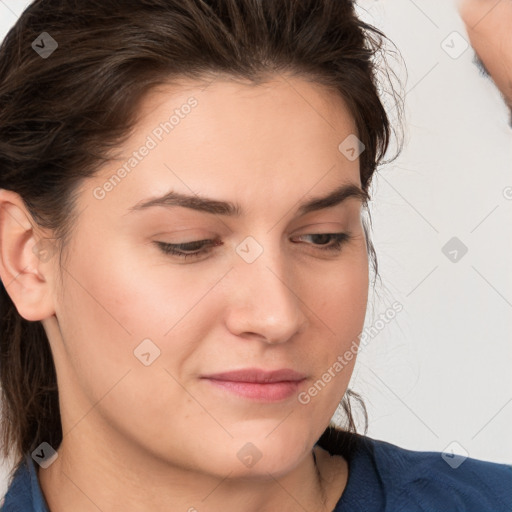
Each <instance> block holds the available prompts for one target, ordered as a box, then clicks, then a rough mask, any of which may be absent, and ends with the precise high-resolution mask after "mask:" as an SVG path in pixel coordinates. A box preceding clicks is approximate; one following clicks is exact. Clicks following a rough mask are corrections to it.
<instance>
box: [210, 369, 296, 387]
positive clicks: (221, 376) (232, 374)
mask: <svg viewBox="0 0 512 512" xmlns="http://www.w3.org/2000/svg"><path fill="white" fill-rule="evenodd" d="M202 378H203V379H213V380H224V381H230V382H256V383H266V382H290V381H292V382H293V381H295V382H298V381H301V380H304V379H305V378H306V376H305V375H304V374H303V373H299V372H296V371H295V370H292V369H290V368H281V369H279V370H272V371H268V370H261V369H259V368H243V369H241V370H233V371H229V372H222V373H214V374H210V375H203V377H202Z"/></svg>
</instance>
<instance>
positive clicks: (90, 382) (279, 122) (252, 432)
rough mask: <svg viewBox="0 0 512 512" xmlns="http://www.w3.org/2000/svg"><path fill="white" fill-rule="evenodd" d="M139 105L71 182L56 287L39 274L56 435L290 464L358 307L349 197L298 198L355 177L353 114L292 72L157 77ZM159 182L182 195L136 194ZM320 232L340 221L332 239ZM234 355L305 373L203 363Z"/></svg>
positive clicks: (209, 467)
mask: <svg viewBox="0 0 512 512" xmlns="http://www.w3.org/2000/svg"><path fill="white" fill-rule="evenodd" d="M141 115H142V117H141V118H140V120H139V121H138V124H137V127H136V131H135V132H133V134H132V136H131V138H130V139H129V141H128V143H126V144H124V145H123V151H122V156H121V157H120V159H119V160H118V161H115V162H111V163H109V164H108V165H107V166H105V167H104V168H102V169H101V170H100V172H99V174H98V175H97V176H96V177H94V178H93V179H89V180H86V181H84V182H83V183H82V186H81V188H80V190H79V196H78V203H77V210H78V212H79V217H78V220H77V223H76V225H75V228H74V230H73V234H72V240H71V242H70V245H69V246H68V249H67V250H68V253H67V256H68V259H67V260H66V263H65V265H64V264H63V268H62V278H63V284H64V286H63V288H62V289H60V288H59V287H58V286H57V283H58V279H56V278H55V279H54V280H53V281H52V282H53V283H54V284H53V288H54V290H53V293H52V300H53V301H54V306H55V315H56V318H57V321H58V324H57V323H56V322H55V321H54V320H51V318H49V319H45V320H44V325H45V328H46V330H47V333H48V335H49V337H50V339H51V346H52V351H53V353H54V358H55V364H56V368H57V374H58V384H59V389H60V395H61V406H62V411H61V413H62V421H63V431H64V440H65V441H66V436H68V435H69V436H70V437H69V438H68V440H70V439H71V438H72V437H71V436H73V439H75V440H78V439H90V440H91V442H93V443H94V447H95V448H94V449H98V450H102V452H103V453H104V454H105V453H109V454H115V456H116V457H118V458H119V457H122V458H125V457H126V459H127V460H128V461H129V460H130V459H129V455H128V454H130V455H133V452H134V450H135V451H136V453H137V454H138V456H139V458H138V459H137V460H140V461H143V460H146V461H148V460H150V459H152V460H153V464H154V462H155V460H158V461H159V462H160V463H163V464H167V465H169V464H172V465H175V466H179V467H182V468H183V467H186V468H191V469H194V470H196V471H197V470H199V471H201V472H207V473H213V474H216V475H222V476H223V477H224V476H226V475H227V474H228V473H230V474H231V476H236V475H244V474H248V473H251V475H254V474H262V475H266V473H267V472H271V473H273V474H279V473H280V472H283V473H284V472H286V471H290V470H291V469H293V468H294V467H295V466H296V465H297V464H298V463H299V461H300V460H301V459H302V458H303V457H304V456H305V455H306V454H307V453H308V452H310V450H311V447H312V446H313V444H314V443H315V441H316V440H317V439H318V437H319V436H320V435H321V433H322V432H323V430H324V429H325V428H326V426H327V424H328V422H329V420H330V418H331V416H332V414H333V413H334V411H335V409H336V407H337V405H338V403H339V401H340V400H341V398H342V396H343V394H344V392H345V390H346V388H347V385H348V382H349V378H350V375H351V373H352V369H353V364H354V362H355V358H350V356H349V357H348V358H347V357H346V356H347V354H346V352H347V351H351V353H354V352H355V350H354V346H355V344H354V341H356V342H357V340H358V335H359V334H360V332H361V330H362V328H363V323H364V317H365V311H366V304H367V292H368V258H367V247H366V240H365V236H364V231H363V226H362V222H361V211H362V207H361V204H362V202H361V199H360V197H358V196H357V195H355V194H354V195H349V196H348V197H347V198H346V199H345V200H343V201H341V202H332V203H330V204H322V203H317V204H316V206H317V208H310V209H309V210H308V211H307V212H304V211H301V205H303V204H304V203H306V202H309V201H310V200H311V199H313V198H320V197H324V196H328V195H329V194H331V193H332V192H333V191H335V190H336V189H337V188H339V187H341V186H348V185H352V186H353V187H360V186H361V182H360V178H359V161H358V160H357V159H355V156H357V150H358V147H357V146H356V145H355V143H354V140H355V139H354V135H353V134H354V133H355V126H354V124H353V120H352V118H351V116H350V115H349V113H348V110H347V108H346V107H345V105H344V103H343V102H342V100H341V99H340V98H339V97H338V96H336V95H334V94H333V93H331V92H328V91H326V90H324V89H323V88H322V87H320V86H318V85H313V84H311V83H308V82H306V81H303V80H299V79H295V78H290V79H288V80H276V81H275V82H270V83H266V84H264V85H258V86H250V85H242V84H237V83H234V82H231V81H221V80H216V81H214V82H213V83H212V84H210V85H209V86H208V87H206V88H204V87H201V86H199V85H197V84H196V85H194V84H188V86H187V87H185V85H181V86H180V87H170V86H169V87H166V88H164V87H161V88H160V89H159V90H158V91H154V92H153V93H151V95H149V96H148V97H146V99H145V101H144V103H143V105H142V109H141ZM171 116H173V117H171ZM169 119H171V120H170V121H169ZM165 123H167V125H166V124H165ZM347 137H349V139H347ZM345 139H347V140H346V141H345ZM344 141H345V142H344ZM342 143H343V144H342ZM340 144H342V147H341V149H339V146H340ZM143 148H145V149H143ZM351 148H352V149H354V151H352V149H351ZM130 159H131V160H130ZM127 162H128V164H127V165H126V166H125V168H124V172H123V171H121V170H120V169H121V168H122V167H123V165H124V164H125V163H127ZM171 191H173V192H174V193H176V194H183V195H187V196H192V197H193V198H194V197H195V198H196V200H195V203H193V202H191V204H189V207H185V206H184V205H183V203H182V204H181V206H180V205H177V204H171V203H172V202H173V201H171V200H169V201H168V204H167V206H164V205H163V204H159V205H153V206H147V207H142V204H143V203H145V202H147V201H149V200H150V199H152V198H156V197H160V196H163V195H164V194H168V193H169V192H171ZM199 198H201V200H204V198H211V199H212V200H215V201H216V202H217V203H215V204H213V206H212V205H211V209H212V210H213V213H212V212H211V211H210V212H207V211H201V210H200V209H199V205H200V200H199ZM224 202H229V203H236V204H237V205H239V208H240V211H239V214H238V215H235V214H233V213H232V212H231V213H230V212H228V209H227V208H226V207H225V206H224ZM334 203H336V204H334ZM194 204H195V206H197V209H196V208H193V207H192V206H194ZM325 233H348V234H349V235H350V237H351V238H349V239H348V240H347V241H345V242H344V243H343V244H342V245H341V250H339V251H337V250H336V249H335V242H336V237H326V236H313V235H319V234H325ZM200 240H214V241H216V242H218V245H213V244H208V242H207V243H206V244H203V247H201V246H200V244H195V245H194V244H191V243H192V242H194V241H200ZM159 243H161V244H163V243H166V244H190V245H189V246H186V247H182V248H181V249H182V250H183V251H187V252H189V253H191V252H194V251H196V252H197V251H198V250H200V249H202V248H203V249H205V248H206V249H205V252H203V253H202V254H200V255H199V256H198V257H194V256H189V257H188V258H187V259H184V258H182V257H180V256H177V255H173V254H167V253H165V252H164V251H163V250H162V248H161V246H160V245H159ZM54 260H55V261H56V260H57V258H54ZM52 261H53V260H52ZM43 268H44V267H43ZM55 275H56V274H55ZM52 321H53V323H52ZM57 326H58V327H57ZM340 358H342V359H343V361H344V363H343V364H342V363H340ZM349 358H350V359H349ZM337 361H338V364H336V362H337ZM340 367H341V368H340ZM243 369H260V370H264V371H273V370H281V369H290V370H294V371H295V372H297V374H299V375H300V376H302V377H303V380H301V381H299V382H296V383H295V384H290V383H289V382H288V383H283V382H281V383H280V384H276V383H274V384H273V385H269V384H261V383H260V384H254V383H253V384H241V383H240V382H239V383H238V384H236V383H233V382H227V381H222V380H221V381H217V383H215V382H214V381H213V380H212V379H208V378H205V377H206V376H209V375H210V376H211V375H213V374H219V373H224V372H231V371H234V370H243ZM239 379H240V380H242V381H243V380H246V378H244V377H240V378H239ZM283 379H285V377H281V378H279V377H278V380H281V381H282V380H283ZM286 379H287V377H286ZM315 383H316V387H315ZM311 388H313V390H312V391H311ZM68 432H69V434H68ZM89 449H91V447H90V446H89ZM120 454H122V455H120Z"/></svg>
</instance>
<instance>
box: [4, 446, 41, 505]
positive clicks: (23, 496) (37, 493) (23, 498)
mask: <svg viewBox="0 0 512 512" xmlns="http://www.w3.org/2000/svg"><path fill="white" fill-rule="evenodd" d="M11 474H12V473H11ZM0 512H48V509H47V508H46V505H45V503H44V500H43V498H42V493H41V488H40V486H39V481H38V479H37V474H36V469H35V466H34V463H33V462H32V459H31V457H30V455H26V456H25V458H24V460H23V461H22V462H21V463H20V464H19V465H18V466H17V468H16V470H15V471H14V474H13V476H12V478H11V480H10V484H9V488H8V489H7V493H6V495H5V496H4V498H3V500H2V501H1V502H0Z"/></svg>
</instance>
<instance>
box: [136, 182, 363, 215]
mask: <svg viewBox="0 0 512 512" xmlns="http://www.w3.org/2000/svg"><path fill="white" fill-rule="evenodd" d="M348 198H355V199H358V200H359V201H361V202H362V203H363V204H365V203H366V202H367V201H368V200H369V199H370V197H369V194H368V193H367V192H366V191H364V190H362V189H361V188H360V187H359V186H358V185H356V184H355V183H346V184H344V185H341V186H340V187H338V188H336V189H334V190H333V191H331V192H329V194H327V195H326V196H323V197H314V198H312V199H308V200H307V201H306V202H303V203H301V204H300V206H299V208H297V211H296V214H297V215H299V216H300V215H305V214H307V213H309V212H312V211H317V210H323V209H325V208H331V207H333V206H337V205H339V204H341V203H343V202H344V201H346V200H347V199H348ZM154 206H162V207H165V208H172V207H182V208H190V209H192V210H197V211H200V212H205V213H211V214H214V215H225V216H231V217H240V216H242V215H243V209H242V207H241V206H240V204H239V203H232V202H229V201H220V200H217V199H211V198H208V197H201V196H199V195H187V194H181V193H179V192H175V191H170V192H168V193H166V194H165V195H163V196H160V197H153V198H149V199H147V200H142V201H139V202H138V203H136V204H135V205H134V206H132V207H130V208H129V209H128V213H132V212H139V211H143V210H147V209H148V208H151V207H154Z"/></svg>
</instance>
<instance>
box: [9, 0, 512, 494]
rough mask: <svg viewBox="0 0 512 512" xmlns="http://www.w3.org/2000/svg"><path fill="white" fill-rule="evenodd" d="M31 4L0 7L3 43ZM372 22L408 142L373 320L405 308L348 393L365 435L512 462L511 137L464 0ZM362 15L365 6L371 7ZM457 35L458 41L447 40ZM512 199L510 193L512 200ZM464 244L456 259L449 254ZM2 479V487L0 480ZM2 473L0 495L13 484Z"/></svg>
mask: <svg viewBox="0 0 512 512" xmlns="http://www.w3.org/2000/svg"><path fill="white" fill-rule="evenodd" d="M29 3H30V2H28V1H15V0H0V37H2V38H3V37H4V36H5V34H6V32H7V30H8V29H9V28H10V27H11V26H12V25H13V24H14V23H15V22H16V19H17V16H19V15H20V14H21V12H22V10H23V9H24V8H25V7H26V6H27V5H28V4H29ZM359 6H360V8H361V15H362V16H363V18H364V19H365V20H366V21H368V22H370V23H372V24H375V25H376V26H377V27H378V28H380V29H382V30H383V32H384V33H385V34H386V35H387V36H388V37H389V38H390V39H391V40H392V41H393V42H394V43H395V44H396V46H397V47H398V49H399V50H400V52H401V55H402V57H403V60H404V62H405V66H406V70H407V73H408V77H407V81H406V83H405V84H404V91H403V92H404V93H405V94H406V95H405V104H406V119H405V122H406V126H405V135H406V145H405V148H404V150H403V152H402V154H401V156H400V157H399V158H398V159H397V160H395V162H393V163H392V164H389V165H388V166H385V167H383V168H382V169H381V171H380V174H379V175H378V176H377V177H376V178H375V182H374V186H373V188H372V198H373V206H372V210H371V211H372V219H373V231H372V233H373V235H372V237H373V241H374V245H375V248H376V251H377V256H378V261H379V272H380V275H381V278H382V285H380V284H379V283H377V285H376V293H375V294H371V296H370V300H371V301H372V302H373V304H374V306H373V307H370V310H369V314H368V315H367V326H370V325H372V324H374V323H375V321H376V320H377V319H378V317H379V314H380V313H382V312H384V311H385V310H386V309H388V308H389V307H390V306H391V304H392V303H393V302H395V301H399V302H400V303H401V304H402V305H403V308H404V309H403V311H402V312H400V313H398V314H397V316H396V318H395V319H394V320H392V321H391V322H389V323H387V324H386V325H385V327H384V328H383V329H381V330H379V333H378V335H377V336H374V337H373V338H371V341H370V342H369V343H368V344H367V345H366V346H365V347H364V349H362V350H361V353H360V355H359V357H358V363H357V365H356V370H355V372H354V378H353V380H352V383H351V387H352V388H353V389H354V390H355V391H357V392H359V393H360V394H362V395H363V397H364V399H365V403H366V405H367V408H368V412H369V431H368V435H369V436H371V437H374V438H377V439H382V440H386V441H389V442H391V443H394V444H397V445H400V446H402V447H405V448H410V449H414V450H432V451H443V450H445V448H446V447H447V446H449V445H450V443H452V442H453V441H455V442H456V443H458V444H457V445H452V446H455V449H454V451H455V452H456V453H457V452H459V453H462V454H464V453H466V452H467V454H469V456H471V457H475V458H480V459H485V460H490V461H496V462H506V463H512V441H511V436H510V433H509V431H510V428H507V425H509V427H510V425H512V371H511V369H512V350H511V341H512V200H510V199H509V200H507V199H506V197H505V195H504V193H503V191H504V189H506V187H511V186H512V129H511V128H510V127H509V126H508V112H507V110H506V108H505V106H504V103H503V101H502V98H501V96H500V94H499V92H498V90H497V89H496V88H495V87H494V85H493V84H492V82H490V81H489V80H487V79H485V78H483V77H482V76H480V74H479V72H478V70H477V68H476V66H475V65H474V64H473V63H472V59H473V51H472V49H471V47H468V48H467V49H466V50H465V51H463V53H462V54H461V55H460V56H458V58H453V57H452V56H450V55H448V54H447V53H446V52H445V50H444V49H443V41H445V43H444V46H452V47H453V48H452V49H451V51H452V52H453V53H459V52H461V51H462V50H463V49H464V41H463V40H462V39H461V38H460V37H459V36H457V35H454V34H452V33H453V32H454V31H456V32H458V34H459V35H460V36H462V37H463V38H465V39H467V35H466V32H465V29H464V26H463V23H462V21H461V20H460V19H459V16H458V13H457V11H456V7H455V3H452V2H450V1H446V0H414V1H413V0H378V1H376V0H361V1H360V2H359ZM362 9H364V11H363V10H362ZM447 38H448V39H447ZM509 197H510V195H509ZM452 237H457V238H458V239H459V240H461V241H462V242H463V243H464V244H465V245H466V246H467V248H468V252H467V254H465V255H464V256H463V257H462V258H460V259H459V261H457V262H455V263H454V262H452V261H450V260H449V259H448V258H447V257H446V256H445V255H444V254H443V252H442V251H441V249H442V247H443V246H444V245H445V244H446V243H447V242H448V240H450V239H451V238H452ZM1 484H3V485H1ZM6 485H7V482H6V479H5V473H0V495H3V493H4V492H5V489H6Z"/></svg>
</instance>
